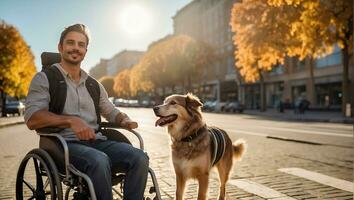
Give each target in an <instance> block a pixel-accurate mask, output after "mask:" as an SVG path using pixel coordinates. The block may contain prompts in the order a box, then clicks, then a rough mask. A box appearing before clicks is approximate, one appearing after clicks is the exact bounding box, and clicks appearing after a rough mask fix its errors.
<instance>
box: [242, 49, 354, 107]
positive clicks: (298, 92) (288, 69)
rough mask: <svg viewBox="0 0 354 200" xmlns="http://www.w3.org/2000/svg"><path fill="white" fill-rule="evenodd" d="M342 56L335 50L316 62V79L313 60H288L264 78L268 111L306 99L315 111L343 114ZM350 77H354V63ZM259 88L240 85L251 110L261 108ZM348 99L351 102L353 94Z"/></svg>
mask: <svg viewBox="0 0 354 200" xmlns="http://www.w3.org/2000/svg"><path fill="white" fill-rule="evenodd" d="M341 56H342V55H341V51H340V49H339V48H338V47H335V48H334V51H333V53H332V54H330V55H327V56H325V57H322V58H319V59H316V60H314V61H313V79H311V64H310V62H311V61H310V59H305V60H303V61H299V60H298V59H296V58H287V59H286V61H285V63H284V65H279V66H277V67H275V68H274V69H273V70H272V71H271V72H269V73H266V74H265V84H266V102H267V107H277V105H278V103H279V102H280V101H282V102H286V103H289V104H290V105H294V103H295V102H296V101H297V100H300V99H307V100H308V101H309V102H310V103H311V104H310V107H311V108H312V109H321V110H323V109H330V110H340V109H341V104H342V96H343V93H342V79H343V77H342V76H343V65H342V57H341ZM349 74H353V61H352V60H351V61H350V65H349ZM349 77H350V76H349ZM352 78H353V77H351V79H352ZM259 88H260V87H259V84H258V83H256V84H243V85H241V92H240V94H241V101H242V102H245V103H246V106H247V107H248V108H258V107H259V105H260V96H259V94H260V89H259ZM349 95H350V96H351V98H352V94H349Z"/></svg>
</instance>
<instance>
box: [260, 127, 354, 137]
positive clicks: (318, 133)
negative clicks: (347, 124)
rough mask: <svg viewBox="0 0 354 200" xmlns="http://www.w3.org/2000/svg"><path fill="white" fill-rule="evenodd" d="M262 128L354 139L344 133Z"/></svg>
mask: <svg viewBox="0 0 354 200" xmlns="http://www.w3.org/2000/svg"><path fill="white" fill-rule="evenodd" d="M262 128H266V129H271V130H280V131H291V132H297V133H306V134H315V135H329V136H340V137H351V138H352V137H353V135H352V134H343V133H329V132H323V131H310V130H301V129H290V128H281V127H266V126H263V127H262Z"/></svg>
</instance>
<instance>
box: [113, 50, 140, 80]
mask: <svg viewBox="0 0 354 200" xmlns="http://www.w3.org/2000/svg"><path fill="white" fill-rule="evenodd" d="M143 54H144V52H142V51H128V50H123V51H121V52H119V53H117V54H116V55H114V56H113V57H112V58H111V59H109V60H108V62H107V75H108V76H115V75H116V74H117V73H119V72H120V71H122V70H123V69H126V68H130V67H132V66H133V65H135V64H137V63H138V62H139V61H140V59H141V57H142V56H143Z"/></svg>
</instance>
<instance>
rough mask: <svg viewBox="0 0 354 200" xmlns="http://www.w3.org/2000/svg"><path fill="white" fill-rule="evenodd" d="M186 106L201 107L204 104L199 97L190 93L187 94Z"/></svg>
mask: <svg viewBox="0 0 354 200" xmlns="http://www.w3.org/2000/svg"><path fill="white" fill-rule="evenodd" d="M186 106H187V107H195V108H198V107H201V106H203V104H202V102H200V100H199V98H198V97H197V96H195V95H193V94H192V93H188V94H187V95H186Z"/></svg>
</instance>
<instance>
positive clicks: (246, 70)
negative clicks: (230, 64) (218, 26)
mask: <svg viewBox="0 0 354 200" xmlns="http://www.w3.org/2000/svg"><path fill="white" fill-rule="evenodd" d="M297 14H298V12H296V8H293V7H290V6H287V7H285V6H279V7H275V6H269V5H268V3H267V0H244V1H242V3H235V4H234V6H233V9H232V14H231V22H230V25H231V28H232V31H233V32H234V33H235V35H234V37H233V41H234V44H235V46H236V48H235V49H236V50H235V60H236V63H235V66H236V67H237V68H238V69H239V71H240V74H241V75H242V76H243V77H244V79H245V81H246V82H256V81H258V80H259V81H260V91H261V106H260V107H261V111H265V109H266V101H265V99H266V98H265V84H264V78H263V74H264V72H268V71H271V70H272V68H273V67H274V66H275V65H277V64H283V63H284V60H285V57H286V52H287V50H288V48H289V47H290V46H293V45H295V44H296V42H297V41H296V40H295V39H294V38H293V37H292V36H291V34H290V28H291V27H290V24H289V22H291V21H294V19H296V18H297V17H298V16H297Z"/></svg>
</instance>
